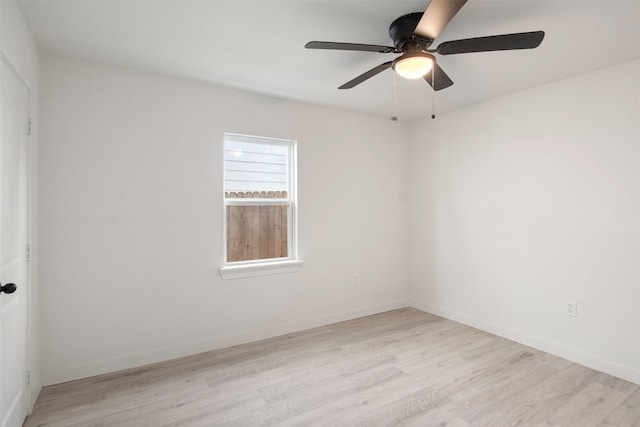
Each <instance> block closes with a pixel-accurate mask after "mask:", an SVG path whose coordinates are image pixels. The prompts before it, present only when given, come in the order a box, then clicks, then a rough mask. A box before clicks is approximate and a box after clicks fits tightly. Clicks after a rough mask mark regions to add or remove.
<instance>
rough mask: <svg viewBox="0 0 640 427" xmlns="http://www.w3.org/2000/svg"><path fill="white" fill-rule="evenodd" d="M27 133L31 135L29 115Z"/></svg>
mask: <svg viewBox="0 0 640 427" xmlns="http://www.w3.org/2000/svg"><path fill="white" fill-rule="evenodd" d="M27 135H31V117H27Z"/></svg>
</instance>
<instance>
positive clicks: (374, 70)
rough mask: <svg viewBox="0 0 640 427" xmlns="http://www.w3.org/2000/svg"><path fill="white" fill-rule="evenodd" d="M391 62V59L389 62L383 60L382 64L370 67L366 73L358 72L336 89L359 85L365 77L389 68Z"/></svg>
mask: <svg viewBox="0 0 640 427" xmlns="http://www.w3.org/2000/svg"><path fill="white" fill-rule="evenodd" d="M392 63H393V61H389V62H385V63H384V64H380V65H378V66H377V67H375V68H372V69H370V70H369V71H367V72H366V73H363V74H360V75H359V76H358V77H356V78H355V79H353V80H351V81H348V82H346V83H345V84H343V85H342V86H340V87H339V88H338V89H351V88H352V87H354V86H357V85H359V84H360V83H362V82H363V81H365V80H367V79H370V78H371V77H373V76H375V75H376V74H378V73H381V72H383V71H384V70H386V69H387V68H391V64H392Z"/></svg>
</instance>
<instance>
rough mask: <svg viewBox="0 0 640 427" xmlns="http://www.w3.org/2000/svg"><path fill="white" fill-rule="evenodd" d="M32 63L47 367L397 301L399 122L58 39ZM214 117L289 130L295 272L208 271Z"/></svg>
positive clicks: (58, 372) (170, 347) (146, 354)
mask: <svg viewBox="0 0 640 427" xmlns="http://www.w3.org/2000/svg"><path fill="white" fill-rule="evenodd" d="M42 67H43V70H42V111H43V113H42V135H43V137H42V155H41V159H42V160H41V164H42V167H41V184H42V188H41V195H42V198H41V218H42V222H41V233H42V251H43V262H42V277H43V286H42V299H43V301H45V303H44V304H43V307H42V323H43V353H44V354H46V358H45V359H44V361H43V372H44V382H45V383H46V384H52V383H56V382H60V381H66V380H71V379H74V378H80V377H84V376H89V375H94V374H99V373H102V372H107V371H112V370H116V369H122V368H126V367H131V366H134V365H140V364H144V363H149V362H153V361H157V360H163V359H167V358H171V357H175V356H179V355H184V354H191V353H194V352H198V351H204V350H208V349H213V348H217V347H224V346H227V345H231V344H236V343H239V342H246V341H249V340H253V339H258V338H263V337H266V336H270V335H276V334H280V333H284V332H288V331H293V330H300V329H304V328H308V327H312V326H317V325H323V324H327V323H330V322H333V321H339V320H343V319H347V318H351V317H357V316H361V315H365V314H370V313H374V312H380V311H384V310H388V309H394V308H397V307H402V306H406V305H407V301H408V300H407V288H406V283H407V282H408V259H407V255H408V244H407V243H408V236H407V232H408V211H407V208H408V201H407V196H408V192H407V187H408V172H407V168H406V165H407V163H408V159H407V152H408V142H407V139H408V136H407V125H406V124H403V123H397V122H391V121H387V120H381V119H378V118H372V117H368V116H364V115H358V114H353V113H348V112H343V111H338V110H333V109H327V108H321V107H316V106H311V105H306V104H300V103H293V102H288V101H283V100H279V99H274V98H268V97H263V96H257V95H253V94H249V93H244V92H241V91H237V90H232V89H227V88H221V87H215V86H208V85H204V84H198V83H191V82H186V81H180V80H176V79H171V78H165V77H159V76H155V75H152V74H145V73H138V72H133V71H127V70H123V69H118V68H111V67H108V66H105V65H99V64H94V63H89V62H84V61H80V60H75V59H70V58H66V57H61V56H56V55H52V54H45V55H43V57H42ZM223 132H235V133H243V134H252V135H261V136H270V137H277V138H289V139H295V140H297V141H298V157H299V158H298V164H299V231H300V239H299V252H300V256H301V258H302V259H304V260H305V263H304V266H303V268H302V271H301V272H299V273H292V274H284V275H274V276H265V277H259V278H251V279H239V280H227V281H222V280H221V279H220V278H219V277H218V267H219V266H220V265H221V263H222V250H223V248H222V244H223V242H222V169H221V168H222V140H223ZM353 274H358V275H359V276H360V283H359V285H358V286H354V285H353V278H352V277H353Z"/></svg>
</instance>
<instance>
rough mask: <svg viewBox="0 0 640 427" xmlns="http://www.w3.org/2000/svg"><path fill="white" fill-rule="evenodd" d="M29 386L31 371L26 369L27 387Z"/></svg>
mask: <svg viewBox="0 0 640 427" xmlns="http://www.w3.org/2000/svg"><path fill="white" fill-rule="evenodd" d="M29 387H31V371H27V388H29Z"/></svg>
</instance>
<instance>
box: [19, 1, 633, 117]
mask: <svg viewBox="0 0 640 427" xmlns="http://www.w3.org/2000/svg"><path fill="white" fill-rule="evenodd" d="M19 4H20V7H21V10H22V12H23V15H24V17H25V20H26V21H27V24H28V25H29V27H30V28H31V30H32V31H33V33H34V34H35V36H36V39H37V40H38V43H39V44H40V46H41V47H43V48H44V49H46V50H48V51H53V52H60V53H64V54H69V55H73V56H76V57H80V58H85V59H89V60H95V61H100V62H105V63H108V64H113V65H118V66H123V67H128V68H133V69H138V70H145V71H151V72H158V73H162V74H167V75H173V76H180V77H185V78H189V79H195V80H200V81H205V82H211V83H216V84H222V85H226V86H232V87H237V88H242V89H246V90H250V91H254V92H259V93H263V94H268V95H274V96H277V97H282V98H288V99H294V100H300V101H306V102H311V103H316V104H322V105H329V106H335V107H340V108H345V109H349V110H355V111H360V112H364V113H369V114H375V115H380V116H386V117H390V116H398V117H399V118H400V119H401V120H410V119H415V118H420V117H427V116H429V115H431V110H432V100H433V91H432V90H431V88H430V87H429V86H428V85H427V84H426V83H425V82H424V81H421V80H418V81H410V80H403V79H401V78H397V79H396V83H395V84H396V90H395V94H394V90H393V86H394V77H393V72H392V71H391V70H387V71H384V72H383V73H381V74H378V75H377V76H375V77H373V78H372V79H370V80H368V81H366V82H364V83H362V84H361V85H359V86H357V87H355V88H353V89H349V90H338V89H337V88H338V86H340V85H341V84H343V83H345V82H347V81H349V80H351V79H352V78H354V77H355V76H357V75H359V74H361V73H363V72H364V71H367V70H368V69H370V68H373V67H374V66H376V65H378V64H380V63H382V62H386V61H389V60H391V59H393V58H394V57H395V56H396V55H394V54H379V53H368V52H345V51H325V50H309V49H305V48H304V45H305V43H306V42H308V41H310V40H321V41H337V42H351V43H369V44H382V45H392V42H391V39H390V38H389V36H388V28H389V24H390V23H391V22H392V21H393V20H394V19H395V18H397V17H399V16H401V15H404V14H406V13H410V12H421V11H424V9H425V7H426V5H427V4H428V0H424V1H398V0H372V1H366V0H350V1H331V0H297V1H294V0H289V1H274V0H258V1H246V0H233V1H219V0H208V1H207V0H200V1H185V0H174V1H168V0H155V1H153V0H151V1H150V0H130V1H117V0H101V1H97V0H72V1H64V0H39V1H36V0H19ZM536 30H543V31H545V32H546V37H545V39H544V41H543V42H542V44H541V46H540V47H538V48H537V49H533V50H519V51H511V52H485V53H472V54H462V55H449V56H438V57H437V60H438V63H439V64H440V66H441V67H442V68H443V69H444V70H445V71H446V73H447V74H448V75H449V76H450V77H451V79H452V80H453V81H454V82H455V84H454V85H453V86H452V87H450V88H448V89H444V90H442V91H439V92H437V93H436V98H435V103H436V111H437V112H443V111H447V110H451V109H454V108H460V107H463V106H465V105H469V104H473V103H476V102H479V101H482V100H484V99H488V98H492V97H496V96H500V95H504V94H507V93H511V92H514V91H518V90H522V89H526V88H529V87H533V86H536V85H540V84H544V83H547V82H550V81H554V80H558V79H562V78H565V77H569V76H572V75H576V74H581V73H584V72H588V71H592V70H596V69H599V68H604V67H608V66H611V65H615V64H619V63H622V62H625V61H629V60H632V59H636V58H640V1H638V0H630V1H617V0H597V1H594V0H592V1H585V0H498V1H496V0H469V1H468V3H467V4H466V5H465V6H464V7H463V8H462V9H461V11H460V12H459V13H458V14H457V15H456V16H455V17H454V18H453V20H452V21H451V22H450V23H449V25H448V26H447V27H446V28H445V29H444V31H443V32H442V33H441V35H440V37H439V38H438V40H436V42H435V43H434V46H433V47H435V46H437V45H438V44H439V43H441V42H443V41H447V40H455V39H460V38H469V37H479V36H486V35H494V34H504V33H513V32H525V31H536ZM593 90H594V91H603V90H607V82H606V81H603V82H602V86H600V87H594V88H593ZM550 102H552V100H550Z"/></svg>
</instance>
